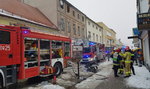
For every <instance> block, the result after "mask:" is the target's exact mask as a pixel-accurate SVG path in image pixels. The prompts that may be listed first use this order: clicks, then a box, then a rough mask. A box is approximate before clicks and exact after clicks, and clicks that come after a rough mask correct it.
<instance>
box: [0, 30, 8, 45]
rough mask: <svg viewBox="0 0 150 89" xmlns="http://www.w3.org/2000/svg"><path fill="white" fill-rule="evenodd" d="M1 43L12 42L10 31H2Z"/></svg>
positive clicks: (0, 32) (0, 34) (0, 35)
mask: <svg viewBox="0 0 150 89" xmlns="http://www.w3.org/2000/svg"><path fill="white" fill-rule="evenodd" d="M0 44H10V32H7V31H0Z"/></svg>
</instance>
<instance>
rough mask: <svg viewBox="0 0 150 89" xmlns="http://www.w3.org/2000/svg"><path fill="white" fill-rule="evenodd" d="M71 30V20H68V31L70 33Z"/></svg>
mask: <svg viewBox="0 0 150 89" xmlns="http://www.w3.org/2000/svg"><path fill="white" fill-rule="evenodd" d="M70 32H71V24H70V22H68V33H70Z"/></svg>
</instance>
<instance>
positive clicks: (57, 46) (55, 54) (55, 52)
mask: <svg viewBox="0 0 150 89" xmlns="http://www.w3.org/2000/svg"><path fill="white" fill-rule="evenodd" d="M62 55H63V50H62V42H58V41H52V58H61V57H62Z"/></svg>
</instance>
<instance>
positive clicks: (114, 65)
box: [111, 50, 119, 77]
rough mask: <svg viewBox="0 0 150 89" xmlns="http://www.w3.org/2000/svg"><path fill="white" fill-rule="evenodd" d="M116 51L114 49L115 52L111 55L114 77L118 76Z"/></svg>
mask: <svg viewBox="0 0 150 89" xmlns="http://www.w3.org/2000/svg"><path fill="white" fill-rule="evenodd" d="M118 56H119V54H118V52H117V50H115V52H114V53H113V54H112V55H111V57H112V60H113V70H114V77H119V76H118V69H119V59H118Z"/></svg>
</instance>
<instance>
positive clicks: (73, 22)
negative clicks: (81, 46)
mask: <svg viewBox="0 0 150 89" xmlns="http://www.w3.org/2000/svg"><path fill="white" fill-rule="evenodd" d="M21 1H22V2H24V3H26V4H29V5H31V6H34V7H36V8H38V9H39V10H40V11H41V12H42V13H43V14H44V15H45V16H47V18H48V19H49V20H51V21H52V22H53V23H54V24H55V25H56V26H57V27H58V28H59V32H58V33H60V34H62V35H64V36H68V37H70V38H73V39H84V38H86V34H85V32H86V24H85V22H86V21H85V20H86V19H85V17H86V16H85V15H84V14H83V13H82V12H81V11H80V10H78V9H77V8H76V7H74V6H73V5H72V4H70V3H69V2H68V1H66V0H21Z"/></svg>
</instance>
